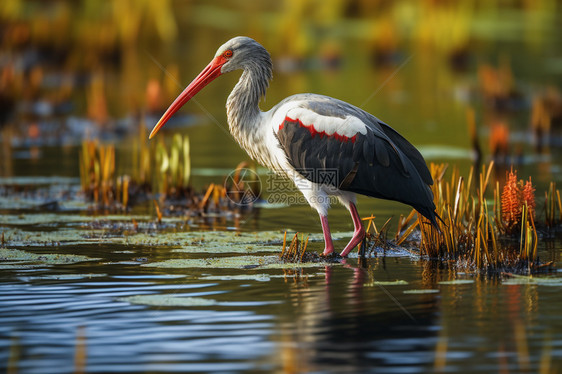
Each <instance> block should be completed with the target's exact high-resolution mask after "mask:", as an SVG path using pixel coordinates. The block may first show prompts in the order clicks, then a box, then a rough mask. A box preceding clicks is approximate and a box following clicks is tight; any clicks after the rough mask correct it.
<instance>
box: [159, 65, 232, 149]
mask: <svg viewBox="0 0 562 374" xmlns="http://www.w3.org/2000/svg"><path fill="white" fill-rule="evenodd" d="M226 61H227V60H226V59H225V58H224V57H223V56H217V57H215V58H214V59H213V60H212V61H211V62H210V63H209V65H207V67H206V68H205V69H203V71H202V72H201V73H199V75H198V76H197V77H196V78H195V79H194V80H193V82H191V83H190V84H189V86H187V87H186V88H185V90H183V92H182V93H181V94H180V95H179V96H178V97H177V98H176V99H175V100H174V102H173V103H172V105H170V107H169V108H168V109H167V110H166V112H165V113H164V114H163V115H162V118H160V120H159V121H158V123H157V124H156V125H155V126H154V128H153V129H152V131H151V132H150V135H149V136H148V139H152V138H153V137H154V135H156V133H157V132H158V130H160V128H162V126H164V125H165V124H166V122H168V120H169V119H170V118H171V117H172V116H173V115H174V113H175V112H177V111H178V110H179V109H180V108H181V107H182V106H183V105H184V104H185V103H187V102H188V101H189V100H190V99H191V98H192V97H193V96H195V95H196V94H197V92H199V91H201V90H202V89H203V87H205V86H206V85H208V84H209V83H211V82H212V81H213V80H214V79H216V78H217V77H218V76H219V75H221V68H222V66H223V65H224V64H225V63H226Z"/></svg>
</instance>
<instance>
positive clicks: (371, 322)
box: [280, 259, 437, 373]
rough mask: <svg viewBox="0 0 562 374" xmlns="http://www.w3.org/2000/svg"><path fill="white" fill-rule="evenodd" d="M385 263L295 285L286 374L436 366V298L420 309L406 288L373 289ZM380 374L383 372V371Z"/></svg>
mask: <svg viewBox="0 0 562 374" xmlns="http://www.w3.org/2000/svg"><path fill="white" fill-rule="evenodd" d="M344 261H346V260H344ZM381 264H382V261H380V260H379V259H368V260H365V261H363V263H359V264H358V263H357V261H356V260H347V262H346V263H344V267H339V266H338V267H331V266H327V267H326V268H325V277H324V279H323V281H320V282H316V283H315V284H311V283H312V282H310V281H309V282H308V285H299V284H295V287H294V288H293V289H292V291H291V293H290V298H291V302H292V305H293V306H294V314H292V315H291V316H287V318H289V319H290V320H286V321H284V322H283V323H282V324H281V327H282V331H281V341H282V342H281V347H282V348H281V355H280V359H281V360H282V366H283V369H284V370H283V371H284V372H287V373H294V372H338V373H341V372H369V371H375V370H379V369H382V368H388V369H389V370H390V369H391V368H393V369H399V368H401V369H404V370H414V369H415V371H423V368H424V367H425V368H427V367H432V365H433V361H434V349H435V343H436V336H437V334H436V330H435V329H432V328H431V326H434V325H435V323H436V321H435V318H436V317H435V307H436V301H435V295H427V296H428V299H427V302H426V303H423V304H422V305H416V304H414V303H412V302H411V301H410V302H408V301H407V300H406V301H404V300H403V299H405V298H404V297H402V296H401V295H402V289H400V291H396V288H395V289H394V290H391V289H390V290H389V289H388V288H389V287H388V288H384V286H382V285H375V286H367V285H366V282H367V281H368V280H369V278H372V273H371V272H372V268H373V267H376V266H380V265H381ZM377 372H378V371H377Z"/></svg>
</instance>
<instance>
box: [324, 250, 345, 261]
mask: <svg viewBox="0 0 562 374" xmlns="http://www.w3.org/2000/svg"><path fill="white" fill-rule="evenodd" d="M320 257H321V258H323V259H325V260H326V261H327V262H340V261H341V260H342V257H341V256H340V255H339V254H338V253H337V252H334V251H332V252H330V253H328V254H324V253H322V254H321V255H320Z"/></svg>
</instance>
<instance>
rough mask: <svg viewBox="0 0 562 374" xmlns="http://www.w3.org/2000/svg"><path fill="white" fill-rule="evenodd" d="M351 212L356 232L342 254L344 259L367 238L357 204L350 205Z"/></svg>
mask: <svg viewBox="0 0 562 374" xmlns="http://www.w3.org/2000/svg"><path fill="white" fill-rule="evenodd" d="M349 212H350V213H351V218H352V219H353V226H354V227H355V231H354V232H353V236H352V237H351V240H350V241H349V243H347V245H346V246H345V248H344V249H343V251H342V252H341V253H340V256H342V257H345V256H347V255H348V254H349V252H351V250H352V249H353V248H355V247H357V245H358V244H359V243H361V241H362V240H363V239H364V238H365V229H364V228H363V224H362V223H361V218H360V217H359V213H357V208H356V207H355V204H353V203H350V204H349Z"/></svg>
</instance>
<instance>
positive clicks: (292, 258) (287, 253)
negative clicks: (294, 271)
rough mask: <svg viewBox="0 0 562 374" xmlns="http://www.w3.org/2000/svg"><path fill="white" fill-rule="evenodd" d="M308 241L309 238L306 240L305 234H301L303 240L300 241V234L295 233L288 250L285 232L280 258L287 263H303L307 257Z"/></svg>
mask: <svg viewBox="0 0 562 374" xmlns="http://www.w3.org/2000/svg"><path fill="white" fill-rule="evenodd" d="M308 239H309V237H308V236H307V237H306V239H305V237H304V234H301V239H300V240H299V237H298V233H295V235H294V236H293V239H292V240H291V244H289V248H287V247H286V244H287V232H286V231H285V235H284V238H283V248H282V251H281V254H280V255H279V258H281V259H282V260H284V261H287V262H296V263H300V262H302V261H303V259H304V256H305V252H306V248H307V247H308Z"/></svg>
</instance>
